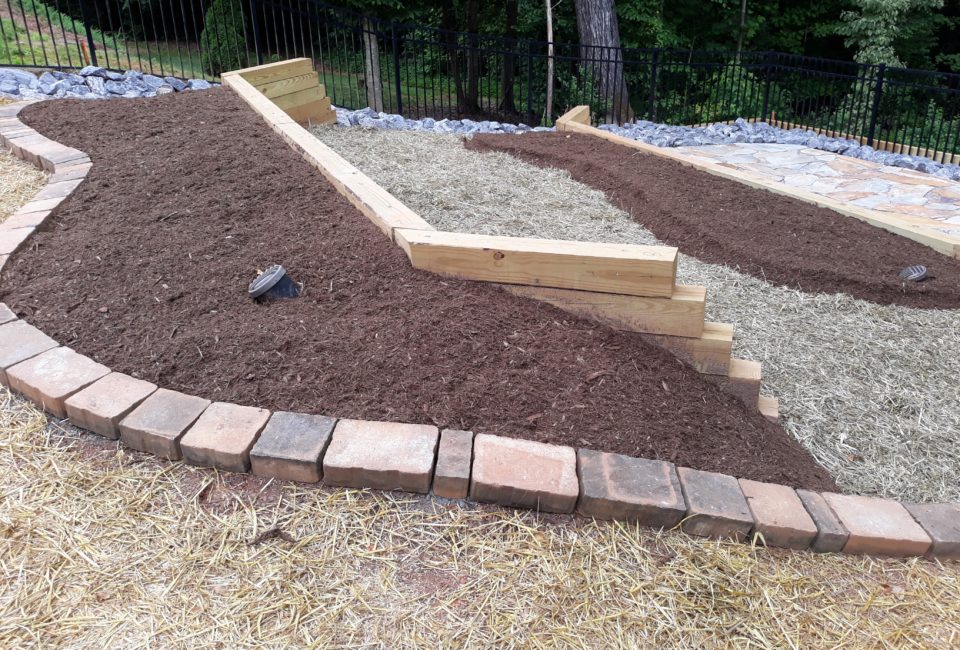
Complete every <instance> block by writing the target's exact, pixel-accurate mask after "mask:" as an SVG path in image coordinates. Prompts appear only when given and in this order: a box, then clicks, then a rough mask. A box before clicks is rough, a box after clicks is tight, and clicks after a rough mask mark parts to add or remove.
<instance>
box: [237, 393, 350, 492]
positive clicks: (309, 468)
mask: <svg viewBox="0 0 960 650" xmlns="http://www.w3.org/2000/svg"><path fill="white" fill-rule="evenodd" d="M336 423H337V421H336V420H335V419H334V418H328V417H325V416H323V415H307V414H305V413H287V412H283V411H281V412H278V413H274V414H273V415H272V416H270V421H269V422H268V423H267V426H266V427H265V428H264V429H263V432H262V433H261V434H260V437H259V438H258V439H257V442H256V444H255V445H254V446H253V449H251V450H250V469H251V471H252V472H253V473H254V474H256V475H258V476H269V477H273V478H279V479H283V480H285V481H302V482H304V483H316V482H317V481H319V480H320V479H321V478H322V474H321V471H320V463H321V461H322V459H323V454H324V452H325V451H326V449H327V445H329V444H330V435H331V434H332V433H333V427H334V425H335V424H336Z"/></svg>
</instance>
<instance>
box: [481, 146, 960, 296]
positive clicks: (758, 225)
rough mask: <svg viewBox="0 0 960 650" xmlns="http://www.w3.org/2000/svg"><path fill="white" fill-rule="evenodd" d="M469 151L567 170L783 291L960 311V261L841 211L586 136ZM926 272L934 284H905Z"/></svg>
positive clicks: (685, 247) (666, 234)
mask: <svg viewBox="0 0 960 650" xmlns="http://www.w3.org/2000/svg"><path fill="white" fill-rule="evenodd" d="M465 142H466V147H467V148H468V149H473V150H476V151H505V152H507V153H510V154H512V155H513V156H515V157H517V158H519V159H521V160H524V161H526V162H529V163H532V164H534V165H539V166H541V167H555V168H558V169H565V170H567V171H568V172H570V175H571V176H572V177H573V178H574V179H575V180H577V181H579V182H581V183H584V184H585V185H589V186H590V187H593V188H595V189H598V190H600V191H602V192H604V193H605V194H606V195H607V196H608V197H609V199H610V201H611V202H612V203H613V204H614V205H616V206H618V207H620V208H621V209H622V210H624V211H626V212H627V213H628V214H630V215H631V216H632V217H633V219H634V220H635V221H636V222H637V223H639V224H641V225H642V226H644V227H645V228H647V229H648V230H650V231H651V232H652V233H653V234H654V235H655V236H656V237H657V238H658V239H660V240H661V241H663V242H665V243H667V244H670V245H672V246H677V247H678V248H679V249H680V250H681V252H683V253H686V254H687V255H690V256H692V257H696V258H698V259H700V260H702V261H704V262H710V263H713V264H725V265H727V266H730V267H733V268H736V269H738V270H740V271H742V272H743V273H748V274H750V275H752V276H754V277H757V278H760V279H762V280H766V281H768V282H771V283H773V284H776V285H782V286H786V287H789V288H792V289H800V290H802V291H806V292H810V293H831V294H835V293H845V294H848V295H850V296H853V297H855V298H861V299H863V300H868V301H871V302H874V303H878V304H884V305H887V304H891V305H902V306H905V307H915V308H923V309H957V308H960V260H955V259H952V258H949V257H947V256H945V255H942V254H940V253H938V252H936V251H934V250H933V249H931V248H929V247H927V246H924V245H922V244H918V243H916V242H914V241H911V240H909V239H907V238H905V237H901V236H900V235H895V234H893V233H889V232H887V231H885V230H881V229H880V228H877V227H875V226H871V225H869V224H867V223H864V222H862V221H858V220H857V219H854V218H852V217H847V216H844V215H842V214H840V213H838V212H834V211H833V210H828V209H826V208H818V207H817V206H815V205H812V204H809V203H806V202H804V201H800V200H798V199H792V198H790V197H786V196H780V195H777V194H773V193H772V192H767V191H765V190H760V189H755V188H752V187H748V186H746V185H743V184H741V183H737V182H736V181H731V180H727V179H724V178H719V177H717V176H713V175H712V174H708V173H707V172H703V171H699V170H697V169H693V168H691V167H688V166H684V165H682V164H681V163H678V162H676V161H673V160H667V159H664V158H660V157H658V156H654V155H651V154H647V153H642V152H639V151H637V150H636V149H631V148H629V147H625V146H623V145H619V144H615V143H613V142H608V141H606V140H601V139H599V138H595V137H591V136H588V135H581V134H563V133H527V134H524V135H523V136H520V137H513V136H505V135H477V136H475V137H474V138H473V139H471V140H467V141H465ZM914 264H922V265H924V266H926V267H927V269H928V271H929V274H930V275H931V276H933V278H931V279H928V280H926V281H924V282H920V283H916V282H906V283H905V282H904V281H902V280H900V278H899V277H898V274H899V273H900V271H902V270H903V269H904V268H906V267H908V266H913V265H914Z"/></svg>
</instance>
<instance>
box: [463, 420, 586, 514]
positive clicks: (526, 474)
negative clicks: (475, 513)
mask: <svg viewBox="0 0 960 650" xmlns="http://www.w3.org/2000/svg"><path fill="white" fill-rule="evenodd" d="M579 492H580V485H579V482H578V480H577V454H576V452H575V451H574V450H573V448H572V447H561V446H559V445H548V444H545V443H542V442H534V441H532V440H518V439H515V438H502V437H500V436H492V435H488V434H479V435H477V436H476V438H475V439H474V442H473V476H472V479H471V481H470V497H471V498H473V499H475V500H477V501H487V502H491V503H499V504H502V505H508V506H517V507H521V508H532V509H535V510H542V511H545V512H573V509H574V506H576V504H577V496H578V495H579Z"/></svg>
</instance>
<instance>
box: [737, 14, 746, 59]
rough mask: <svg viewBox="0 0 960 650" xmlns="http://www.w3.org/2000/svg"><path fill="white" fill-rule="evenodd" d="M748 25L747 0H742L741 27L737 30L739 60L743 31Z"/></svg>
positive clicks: (738, 57)
mask: <svg viewBox="0 0 960 650" xmlns="http://www.w3.org/2000/svg"><path fill="white" fill-rule="evenodd" d="M746 27H747V0H740V29H738V30H737V60H738V61H739V60H740V52H741V51H742V50H743V32H744V30H745V29H746Z"/></svg>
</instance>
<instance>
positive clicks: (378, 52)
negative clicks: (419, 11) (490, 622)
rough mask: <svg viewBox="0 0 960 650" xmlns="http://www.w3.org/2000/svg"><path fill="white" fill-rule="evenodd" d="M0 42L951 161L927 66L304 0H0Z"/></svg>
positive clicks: (22, 62) (491, 111)
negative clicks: (752, 123)
mask: <svg viewBox="0 0 960 650" xmlns="http://www.w3.org/2000/svg"><path fill="white" fill-rule="evenodd" d="M0 41H2V42H0V65H13V66H24V67H29V68H58V69H71V68H79V67H82V66H84V65H88V64H94V65H100V66H104V67H108V68H112V69H124V68H126V69H137V70H141V71H143V72H148V73H151V74H157V75H160V76H166V75H172V76H177V77H194V78H207V79H216V78H217V77H218V75H219V74H220V73H221V72H223V71H225V70H229V69H234V68H238V67H246V66H250V65H256V64H258V63H263V62H270V61H275V60H281V59H286V58H291V57H301V56H303V57H310V58H311V59H312V60H313V61H314V63H315V66H316V68H317V70H318V72H319V73H320V75H321V77H322V80H323V82H324V84H325V85H326V88H327V92H328V94H329V95H330V97H331V98H332V100H333V102H334V103H335V104H337V105H339V106H343V107H347V108H361V107H365V106H372V107H373V108H375V109H377V110H383V111H386V112H393V113H401V114H403V115H406V116H411V117H425V116H431V117H435V118H441V117H449V118H461V117H473V118H478V117H479V118H488V119H498V120H501V121H511V122H513V121H523V122H526V123H528V124H542V123H543V124H549V123H551V122H552V121H553V120H554V119H555V118H556V117H557V116H558V115H560V114H562V113H563V112H564V111H566V110H567V109H569V108H570V107H572V106H576V105H579V104H589V105H590V106H591V109H592V112H593V114H594V117H595V119H598V120H599V121H605V122H610V121H617V122H624V121H631V120H639V119H647V120H651V121H657V122H663V123H668V124H702V123H709V122H722V121H729V120H734V119H736V118H739V117H743V118H746V119H750V120H763V121H769V122H772V123H775V124H778V125H781V126H803V127H808V128H812V129H815V130H817V131H819V132H826V133H828V134H831V135H842V136H847V137H856V138H859V139H860V140H861V141H862V142H864V143H866V144H873V145H874V146H877V147H880V148H887V149H890V150H893V151H898V152H910V153H917V154H919V155H926V156H930V157H933V158H935V159H937V160H948V161H950V160H960V75H956V74H944V73H938V72H932V71H923V70H909V69H898V68H888V67H885V66H882V65H880V66H873V65H862V64H857V63H852V62H845V61H835V60H827V59H817V58H811V57H803V56H797V55H791V54H784V53H778V52H742V53H739V54H737V53H731V52H700V51H676V50H663V49H641V50H632V49H611V48H601V47H584V46H580V45H576V44H563V43H556V44H553V52H552V56H551V53H550V50H549V48H548V44H547V43H546V42H542V41H534V40H525V39H523V40H521V39H511V38H504V37H499V36H491V35H485V34H472V33H463V32H458V31H455V30H449V29H442V28H438V27H429V26H424V25H415V24H406V23H398V22H391V21H384V20H379V19H376V18H372V17H368V16H363V15H359V14H356V13H353V12H350V11H347V10H343V9H339V8H336V7H331V6H330V5H327V4H325V3H323V2H321V1H319V0H215V1H211V0H205V1H203V2H194V1H191V0H153V1H151V2H136V1H131V0H43V1H41V0H0ZM550 62H552V64H553V70H554V72H553V76H552V81H553V83H552V86H553V89H552V93H548V63H550ZM548 94H552V102H550V104H549V105H548ZM953 154H956V156H954V155H953Z"/></svg>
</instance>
